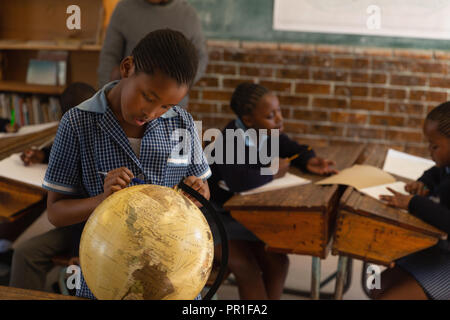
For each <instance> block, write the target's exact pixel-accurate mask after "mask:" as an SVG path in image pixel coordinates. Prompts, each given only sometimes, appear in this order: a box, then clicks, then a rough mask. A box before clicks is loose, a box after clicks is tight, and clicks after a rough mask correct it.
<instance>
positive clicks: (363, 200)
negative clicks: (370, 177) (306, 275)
mask: <svg viewBox="0 0 450 320" xmlns="http://www.w3.org/2000/svg"><path fill="white" fill-rule="evenodd" d="M387 150H388V149H387V148H386V147H382V146H372V147H369V148H367V149H366V151H365V152H364V154H363V157H362V158H363V163H364V164H369V165H373V166H376V167H379V168H382V167H383V164H384V159H385V157H386V153H387ZM396 178H397V179H398V180H403V181H405V179H402V178H399V177H396ZM446 237H447V234H446V233H444V232H442V231H440V230H438V229H437V228H435V227H433V226H431V225H429V224H427V223H425V222H423V221H422V220H420V219H418V218H416V217H414V216H413V215H411V214H409V213H408V212H406V211H404V210H399V209H396V208H392V207H389V206H387V205H385V204H384V203H382V202H381V201H378V200H375V199H373V198H370V197H368V196H365V195H363V194H361V193H359V192H358V191H356V190H355V189H353V188H348V189H347V190H346V191H345V193H344V194H343V196H342V198H341V202H340V205H339V212H338V215H337V221H336V232H335V234H334V242H333V249H332V253H333V255H339V256H340V257H339V270H338V279H337V281H336V291H335V292H336V296H335V298H337V299H340V298H342V287H343V284H342V281H343V280H342V279H344V278H345V272H346V270H345V265H346V260H347V257H354V258H357V259H361V260H364V261H367V262H371V263H375V264H379V265H387V266H393V265H394V261H395V260H397V259H399V258H401V257H404V256H407V255H409V254H412V253H414V252H417V251H420V250H423V249H426V248H429V247H431V246H433V245H435V244H436V243H437V242H438V240H439V239H446ZM363 272H364V271H363Z"/></svg>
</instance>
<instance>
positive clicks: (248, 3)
mask: <svg viewBox="0 0 450 320" xmlns="http://www.w3.org/2000/svg"><path fill="white" fill-rule="evenodd" d="M187 1H188V2H189V3H191V4H192V5H193V6H194V7H195V8H196V9H197V12H198V14H199V16H200V18H201V20H202V24H203V30H204V32H205V35H206V37H207V38H208V39H227V40H249V41H270V42H301V43H320V44H336V45H339V44H345V45H352V46H370V47H372V46H374V47H390V48H416V49H441V50H450V41H448V40H431V39H415V38H399V37H382V36H367V35H350V34H325V33H313V32H291V31H275V30H273V27H272V26H273V0H187ZM318 1H320V0H318ZM424 1H426V0H424Z"/></svg>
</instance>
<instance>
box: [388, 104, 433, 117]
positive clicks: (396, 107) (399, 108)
mask: <svg viewBox="0 0 450 320" xmlns="http://www.w3.org/2000/svg"><path fill="white" fill-rule="evenodd" d="M424 109H425V106H424V105H423V104H420V103H399V102H389V107H388V111H389V112H391V113H405V114H423V111H424Z"/></svg>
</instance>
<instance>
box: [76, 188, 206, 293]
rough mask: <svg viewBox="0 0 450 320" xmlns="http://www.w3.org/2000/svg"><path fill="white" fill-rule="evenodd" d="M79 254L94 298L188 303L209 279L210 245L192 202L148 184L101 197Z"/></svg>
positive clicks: (199, 214) (82, 238) (83, 238)
mask: <svg viewBox="0 0 450 320" xmlns="http://www.w3.org/2000/svg"><path fill="white" fill-rule="evenodd" d="M79 252H80V265H81V270H82V272H83V276H84V278H85V280H86V283H87V285H88V286H89V288H90V289H91V291H92V293H93V294H94V295H95V296H96V298H97V299H133V300H139V299H144V300H156V299H158V300H159V299H165V300H167V299H170V300H179V299H184V300H192V299H194V298H195V297H197V295H198V294H199V292H200V291H201V290H202V288H203V287H204V285H205V283H206V281H207V280H208V277H209V274H210V271H211V268H212V261H213V255H214V254H213V253H214V244H213V239H212V234H211V230H210V228H209V225H208V223H207V221H206V219H205V217H204V216H203V214H202V212H201V211H200V210H199V209H198V208H197V206H196V205H195V204H194V203H193V202H192V201H190V200H189V199H188V198H186V197H185V196H183V195H182V194H180V193H178V192H177V191H175V190H173V189H171V188H167V187H162V186H157V185H149V184H147V185H138V186H132V187H128V188H125V189H122V190H120V191H118V192H115V193H113V194H112V195H111V196H109V197H108V198H106V199H105V200H104V201H103V202H102V203H101V204H100V205H99V206H98V207H97V208H96V209H95V211H94V212H93V213H92V214H91V216H90V217H89V219H88V221H87V222H86V225H85V227H84V229H83V233H82V235H81V241H80V250H79Z"/></svg>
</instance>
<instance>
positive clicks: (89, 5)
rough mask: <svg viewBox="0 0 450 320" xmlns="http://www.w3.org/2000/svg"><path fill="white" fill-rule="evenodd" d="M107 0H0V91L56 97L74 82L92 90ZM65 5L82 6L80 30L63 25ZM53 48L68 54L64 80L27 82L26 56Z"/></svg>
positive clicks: (109, 2)
mask: <svg viewBox="0 0 450 320" xmlns="http://www.w3.org/2000/svg"><path fill="white" fill-rule="evenodd" d="M112 2H117V0H14V1H11V0H6V1H5V0H0V94H11V95H22V96H24V97H27V96H28V97H29V96H31V95H38V96H39V99H45V98H46V96H48V97H58V96H59V95H60V94H61V93H62V92H63V91H64V89H65V88H66V86H67V85H69V84H71V83H73V82H85V83H88V84H90V85H91V86H93V87H94V88H97V68H98V59H99V54H100V50H101V46H102V39H103V35H104V31H105V21H106V19H107V18H106V17H105V15H104V13H105V12H107V13H108V12H109V11H111V10H110V8H109V7H108V5H110V4H111V3H112ZM70 5H77V6H79V7H80V9H81V29H80V30H69V29H68V28H67V26H66V20H67V18H68V17H69V16H70V14H68V13H67V12H66V10H67V7H68V6H70ZM105 6H106V7H105ZM105 8H106V9H105ZM56 51H58V52H65V54H67V61H66V64H67V65H66V84H65V85H39V84H30V83H27V81H26V79H27V71H28V65H29V62H30V60H31V59H38V58H39V56H40V55H42V53H46V52H50V53H51V52H56ZM24 99H25V98H24ZM0 107H1V106H0ZM0 111H1V110H0ZM0 116H1V113H0Z"/></svg>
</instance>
